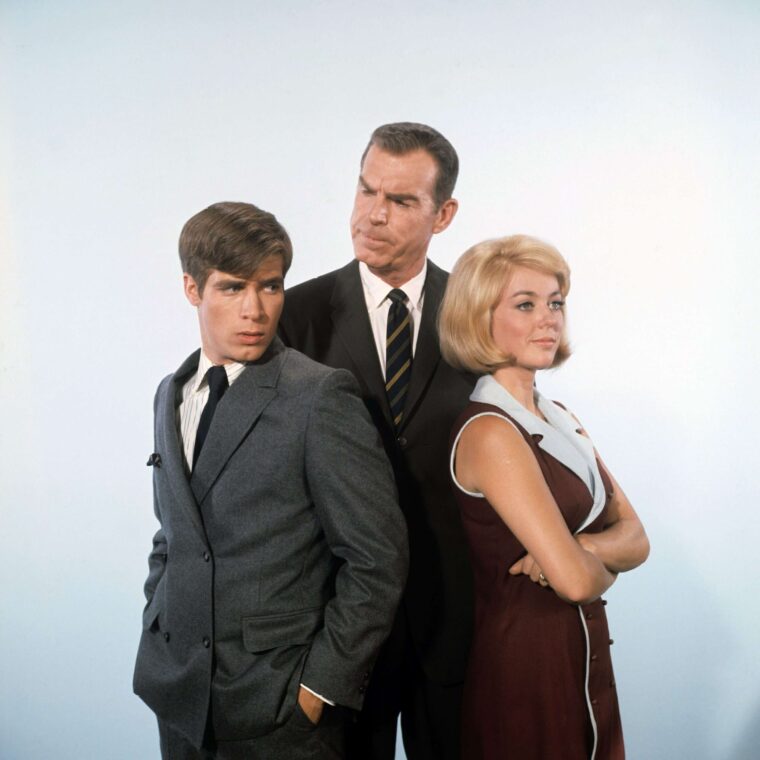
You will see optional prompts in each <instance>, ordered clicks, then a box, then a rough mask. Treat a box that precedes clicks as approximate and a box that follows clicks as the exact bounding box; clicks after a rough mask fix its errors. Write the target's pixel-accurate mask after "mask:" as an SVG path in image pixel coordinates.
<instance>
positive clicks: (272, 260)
mask: <svg viewBox="0 0 760 760" xmlns="http://www.w3.org/2000/svg"><path fill="white" fill-rule="evenodd" d="M282 270H283V263H282V257H281V256H277V255H273V256H267V257H266V258H265V259H263V260H262V261H261V263H260V264H259V265H258V266H257V267H256V269H254V270H253V272H252V273H251V274H250V276H248V277H246V276H245V275H242V274H234V273H232V272H224V271H222V270H221V269H212V270H211V271H210V272H209V276H208V282H218V281H219V280H240V281H242V282H253V281H258V280H271V279H272V278H276V277H280V278H281V277H283V276H284V275H283V271H282Z"/></svg>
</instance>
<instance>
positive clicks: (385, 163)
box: [361, 145, 438, 195]
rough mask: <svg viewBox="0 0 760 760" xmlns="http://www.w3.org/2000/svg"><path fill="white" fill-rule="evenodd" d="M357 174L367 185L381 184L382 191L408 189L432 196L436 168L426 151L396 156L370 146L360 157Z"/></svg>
mask: <svg viewBox="0 0 760 760" xmlns="http://www.w3.org/2000/svg"><path fill="white" fill-rule="evenodd" d="M361 174H362V178H363V179H364V181H365V182H367V183H368V184H369V185H371V186H373V187H375V186H377V185H383V189H384V190H385V191H386V192H410V191H412V192H417V193H420V192H426V193H428V194H430V195H432V192H433V186H434V185H435V180H436V177H437V175H438V167H437V165H436V163H435V159H434V158H433V157H432V156H431V155H430V154H429V153H428V152H427V151H426V150H413V151H410V152H409V153H402V154H400V155H397V154H395V153H389V152H388V151H386V150H383V149H382V148H379V147H378V146H377V145H372V146H371V147H370V149H369V150H368V151H367V155H366V156H365V158H364V163H363V164H362V172H361Z"/></svg>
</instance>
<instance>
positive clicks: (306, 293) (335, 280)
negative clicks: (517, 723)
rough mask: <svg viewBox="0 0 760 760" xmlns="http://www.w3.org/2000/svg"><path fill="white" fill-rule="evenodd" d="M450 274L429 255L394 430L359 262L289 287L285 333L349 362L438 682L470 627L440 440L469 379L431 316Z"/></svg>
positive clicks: (466, 641)
mask: <svg viewBox="0 0 760 760" xmlns="http://www.w3.org/2000/svg"><path fill="white" fill-rule="evenodd" d="M447 278H448V274H447V273H446V272H444V271H443V270H442V269H440V268H439V267H437V266H436V265H435V264H433V263H432V262H431V261H428V271H427V278H426V280H425V290H424V293H425V300H424V304H423V309H422V323H421V325H420V329H419V333H418V338H417V348H416V351H415V356H414V361H413V363H412V375H411V379H410V385H409V392H408V394H407V399H406V408H405V411H404V417H403V420H402V424H401V428H400V430H399V431H396V430H395V429H394V425H393V422H392V419H391V412H390V408H389V406H388V400H387V398H386V394H385V384H384V379H383V377H382V374H381V371H380V364H379V362H378V358H377V349H376V348H375V343H374V340H373V337H372V332H371V328H370V323H369V317H368V315H367V307H366V304H365V301H364V294H363V290H362V284H361V279H360V275H359V266H358V263H357V262H356V261H352V262H351V263H350V264H348V265H347V266H345V267H343V268H342V269H338V270H337V271H335V272H330V273H329V274H326V275H323V276H322V277H317V278H316V279H314V280H310V281H308V282H305V283H303V284H301V285H297V286H295V287H293V288H290V289H289V290H288V291H287V292H286V294H285V310H284V313H283V316H282V318H281V320H280V336H281V337H282V339H283V341H284V342H285V343H286V344H288V345H290V346H293V347H294V348H297V349H298V350H299V351H303V352H304V353H305V354H307V355H308V356H310V357H312V358H313V359H316V360H317V361H319V362H323V363H324V364H327V365H329V366H331V367H341V368H344V369H349V370H351V372H353V374H354V375H355V376H356V378H357V379H358V381H359V385H360V387H361V394H362V398H363V399H364V403H365V404H366V405H367V409H368V410H369V412H370V414H371V416H372V420H373V422H374V423H375V426H376V427H377V429H378V430H379V431H380V434H381V436H382V439H383V444H384V446H385V450H386V452H387V453H388V457H389V459H390V460H391V464H392V465H393V469H394V474H395V477H396V484H397V486H398V489H399V500H400V502H401V508H402V510H403V512H404V515H405V516H406V520H407V527H408V529H409V546H410V565H409V578H408V581H407V587H406V591H405V594H404V604H405V610H406V614H407V618H408V621H409V624H410V628H411V633H412V637H413V640H414V643H415V646H416V650H417V652H418V654H419V657H420V661H421V663H422V666H423V668H424V670H425V672H426V674H427V676H428V677H429V678H431V679H432V680H434V681H436V682H438V683H443V684H446V683H456V682H459V681H461V680H462V679H463V677H464V669H465V666H466V662H467V654H468V651H469V645H470V636H471V626H472V604H473V602H472V577H471V569H470V563H469V555H468V549H467V545H466V540H465V537H464V532H463V529H462V524H461V519H460V516H459V510H458V508H457V505H456V503H455V501H454V497H453V492H452V488H451V485H450V481H449V464H448V440H449V433H450V431H451V427H452V425H453V424H454V420H455V419H456V418H457V417H458V416H459V414H460V412H461V411H462V409H464V407H465V406H466V405H467V403H468V399H469V394H470V391H471V390H472V386H473V385H474V382H475V378H474V377H473V376H471V375H467V374H464V373H461V372H457V371H456V370H454V369H452V367H450V366H449V365H448V364H447V363H446V362H444V361H443V359H442V358H441V354H440V350H439V347H438V333H437V329H436V319H437V316H438V309H439V307H440V304H441V299H442V298H443V292H444V290H445V287H446V280H447Z"/></svg>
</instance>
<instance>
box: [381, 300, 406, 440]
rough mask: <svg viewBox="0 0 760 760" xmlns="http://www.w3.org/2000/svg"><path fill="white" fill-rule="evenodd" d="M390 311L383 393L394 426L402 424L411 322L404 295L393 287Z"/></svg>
mask: <svg viewBox="0 0 760 760" xmlns="http://www.w3.org/2000/svg"><path fill="white" fill-rule="evenodd" d="M388 298H390V300H391V308H390V310H389V312H388V328H387V331H386V339H385V392H386V394H387V395H388V403H389V404H390V406H391V414H392V416H393V424H394V425H395V426H396V428H398V427H399V425H401V418H402V417H403V416H404V401H405V399H406V392H407V390H409V376H410V375H411V373H412V323H411V321H410V319H409V309H407V308H406V305H405V304H404V301H406V293H404V291H403V290H399V289H398V288H394V289H393V290H391V292H390V293H388Z"/></svg>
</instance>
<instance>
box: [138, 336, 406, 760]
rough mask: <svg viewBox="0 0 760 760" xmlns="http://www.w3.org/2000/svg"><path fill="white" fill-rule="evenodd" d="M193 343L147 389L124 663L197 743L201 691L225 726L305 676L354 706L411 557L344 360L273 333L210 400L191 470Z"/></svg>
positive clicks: (269, 711)
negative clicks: (303, 350)
mask: <svg viewBox="0 0 760 760" xmlns="http://www.w3.org/2000/svg"><path fill="white" fill-rule="evenodd" d="M198 356H199V352H196V353H195V354H193V355H192V356H191V357H190V358H189V359H188V360H187V361H186V362H185V363H184V364H183V365H182V366H181V367H180V369H179V370H178V371H177V372H176V373H174V375H170V376H169V377H167V378H165V379H164V380H163V382H162V383H161V385H160V386H159V389H158V393H157V395H156V400H155V451H156V452H157V453H158V455H159V456H160V463H159V465H158V466H156V467H155V468H154V471H153V483H154V499H155V512H156V516H157V517H158V519H159V522H160V523H161V529H160V530H159V531H158V533H157V534H156V536H155V538H154V540H153V552H152V553H151V555H150V560H149V564H150V574H149V576H148V580H147V583H146V585H145V591H146V596H147V599H148V604H147V606H146V608H145V612H144V616H143V635H142V638H141V641H140V648H139V652H138V656H137V664H136V666H135V676H134V688H135V691H136V693H137V694H139V695H140V697H142V698H143V699H144V700H145V702H146V703H147V704H148V705H149V706H150V707H151V708H152V709H153V710H154V711H155V713H156V714H157V716H158V717H159V719H161V720H163V721H165V722H166V723H167V724H169V725H170V726H171V727H172V728H174V729H175V730H176V731H179V732H180V733H182V734H184V735H185V736H187V737H188V739H190V740H191V741H192V742H194V743H195V744H196V745H200V743H201V740H202V737H203V731H204V725H205V721H206V714H207V707H208V704H209V698H211V700H212V705H213V715H214V728H215V733H216V736H217V738H218V739H222V740H232V739H247V738H253V737H256V736H258V735H261V734H264V733H267V732H269V731H271V730H272V729H274V728H275V727H276V726H278V725H281V724H282V723H284V722H285V721H286V720H287V719H288V717H289V716H290V715H291V713H292V712H293V709H294V707H295V703H296V698H297V693H298V688H299V682H303V683H304V684H306V685H307V686H308V687H309V688H311V689H313V690H314V691H315V692H317V693H318V694H321V695H323V696H325V697H327V698H328V699H331V700H332V701H334V702H336V703H338V704H341V705H345V706H347V707H350V708H353V709H356V710H358V709H360V708H361V705H362V701H363V694H364V690H365V687H366V683H367V681H368V678H369V673H370V671H371V669H372V666H373V663H374V660H375V657H376V655H377V650H378V649H379V647H380V645H381V643H382V641H383V640H384V639H385V637H386V636H387V634H388V631H389V630H390V627H391V623H392V620H393V616H394V612H395V609H396V605H397V602H398V600H399V598H400V596H401V590H402V588H403V583H404V580H405V577H406V569H407V538H406V530H405V527H404V520H403V517H402V515H401V513H400V511H399V509H398V502H397V498H396V491H395V487H394V484H393V479H392V473H391V469H390V467H389V466H388V461H387V458H386V456H385V454H384V453H383V450H382V447H381V446H380V443H379V441H378V436H377V432H376V431H375V429H374V428H373V426H372V423H371V421H370V419H369V418H368V416H367V412H366V410H365V408H364V407H363V405H362V403H361V400H360V399H359V396H358V393H357V388H356V382H355V380H354V379H353V378H352V377H351V376H350V374H349V373H348V372H345V371H335V370H333V369H329V368H327V367H324V366H321V365H319V364H316V363H315V362H313V361H311V360H310V359H308V358H306V357H305V356H303V355H301V354H299V353H298V352H296V351H293V350H291V349H288V348H285V347H284V346H283V345H282V343H281V342H280V341H279V339H275V341H274V343H273V344H272V346H271V347H270V349H269V351H268V352H267V353H266V354H265V356H264V357H262V359H261V360H260V361H258V362H256V363H254V364H251V365H249V366H248V367H247V368H246V369H245V370H244V371H243V372H242V373H241V375H240V376H239V377H238V379H237V380H236V382H235V383H233V385H232V386H231V387H230V388H229V390H228V391H227V393H226V394H225V395H224V398H223V399H222V400H221V402H220V403H219V405H218V407H217V409H216V413H215V415H214V418H213V422H212V424H211V427H210V429H209V432H208V435H207V437H206V441H205V443H204V447H203V450H202V452H201V455H200V457H199V459H198V462H197V464H196V467H195V469H194V470H193V473H192V476H191V477H190V478H189V480H188V477H187V475H186V471H185V467H184V463H183V457H182V445H181V441H180V438H179V435H178V431H177V423H176V409H177V404H178V398H179V395H180V389H181V388H182V386H183V384H184V383H185V381H186V380H187V379H188V378H189V377H190V375H191V374H192V373H193V372H195V370H196V368H197V365H198ZM154 459H155V457H154ZM212 655H215V658H216V665H215V669H214V668H213V667H212Z"/></svg>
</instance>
